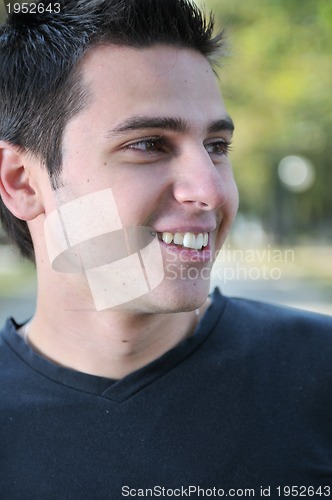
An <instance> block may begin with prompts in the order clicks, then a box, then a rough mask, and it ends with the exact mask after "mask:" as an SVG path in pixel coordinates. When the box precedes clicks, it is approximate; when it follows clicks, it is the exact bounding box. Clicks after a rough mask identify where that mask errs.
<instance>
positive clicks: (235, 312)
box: [226, 298, 332, 338]
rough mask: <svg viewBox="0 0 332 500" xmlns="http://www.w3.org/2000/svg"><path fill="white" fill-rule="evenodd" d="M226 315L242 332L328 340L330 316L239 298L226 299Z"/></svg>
mask: <svg viewBox="0 0 332 500" xmlns="http://www.w3.org/2000/svg"><path fill="white" fill-rule="evenodd" d="M226 310H227V315H232V318H233V321H235V322H236V323H238V324H240V325H241V326H242V328H245V329H246V330H248V329H252V327H253V326H255V328H257V329H258V330H259V331H265V332H266V331H269V332H279V333H280V332H285V333H294V334H295V333H296V332H301V335H305V334H315V333H318V332H319V333H320V334H326V335H327V336H331V338H332V316H327V315H323V314H318V313H314V312H309V311H304V310H301V309H295V308H291V307H286V306H278V305H273V304H269V303H265V302H259V301H254V300H248V299H240V298H227V305H226Z"/></svg>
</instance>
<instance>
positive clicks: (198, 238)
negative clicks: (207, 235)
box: [196, 233, 204, 250]
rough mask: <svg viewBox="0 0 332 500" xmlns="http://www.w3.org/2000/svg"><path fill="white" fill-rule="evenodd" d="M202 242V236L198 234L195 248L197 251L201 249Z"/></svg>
mask: <svg viewBox="0 0 332 500" xmlns="http://www.w3.org/2000/svg"><path fill="white" fill-rule="evenodd" d="M203 241H204V236H203V235H202V233H200V234H198V235H197V236H196V248H197V250H200V249H201V248H202V246H203Z"/></svg>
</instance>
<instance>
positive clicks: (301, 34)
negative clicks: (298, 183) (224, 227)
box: [200, 0, 332, 241]
mask: <svg viewBox="0 0 332 500" xmlns="http://www.w3.org/2000/svg"><path fill="white" fill-rule="evenodd" d="M200 3H201V4H203V5H204V7H205V8H206V9H207V10H209V9H211V8H212V10H213V11H214V12H215V17H216V23H217V26H218V28H220V27H225V28H226V33H227V37H228V40H229V49H228V53H229V54H230V56H231V58H228V57H227V58H225V59H224V61H223V67H222V68H221V69H220V71H219V76H220V79H221V88H222V92H223V96H224V99H225V101H226V106H227V108H228V111H229V112H230V114H231V115H232V117H233V119H234V121H235V124H236V133H235V138H234V150H233V152H232V161H233V165H234V170H235V175H236V179H237V182H238V186H239V190H240V197H241V203H240V210H241V211H242V212H243V213H246V214H251V215H254V216H258V217H259V218H260V219H261V220H262V221H263V223H264V226H265V229H266V230H267V231H269V232H277V233H278V232H279V233H281V232H282V231H284V230H285V229H288V230H289V233H290V234H288V237H289V239H293V240H294V237H295V238H296V237H299V236H301V235H302V236H303V235H310V236H311V237H312V238H314V237H316V238H317V237H319V238H320V240H325V241H327V240H328V239H330V240H331V239H332V224H331V220H332V196H331V188H332V168H331V158H332V141H330V134H331V131H332V98H331V90H332V2H331V1H330V0H306V1H305V2H303V0H250V1H248V2H244V1H243V0H204V1H201V2H200ZM288 155H299V156H303V157H306V158H308V159H309V160H311V162H312V163H313V165H314V167H315V170H316V181H315V183H314V185H313V187H312V188H311V189H309V190H308V191H307V192H303V193H300V194H293V193H290V192H287V190H286V188H283V187H282V186H281V183H280V181H279V179H278V176H277V167H278V164H279V162H280V160H281V159H282V158H283V157H285V156H288ZM285 226H287V227H285ZM322 235H323V236H322Z"/></svg>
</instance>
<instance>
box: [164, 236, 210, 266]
mask: <svg viewBox="0 0 332 500" xmlns="http://www.w3.org/2000/svg"><path fill="white" fill-rule="evenodd" d="M159 243H160V245H161V247H162V248H165V249H166V250H167V252H172V254H175V255H177V256H178V258H179V259H180V260H181V258H182V260H183V262H193V263H195V262H209V261H211V260H212V252H211V249H210V246H209V245H207V246H206V247H204V250H194V249H193V248H185V247H181V246H179V245H168V244H167V243H165V242H164V241H162V240H159Z"/></svg>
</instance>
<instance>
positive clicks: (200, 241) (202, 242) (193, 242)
mask: <svg viewBox="0 0 332 500" xmlns="http://www.w3.org/2000/svg"><path fill="white" fill-rule="evenodd" d="M157 234H158V238H159V240H161V241H163V242H164V243H166V244H167V245H171V244H172V245H176V246H180V247H183V248H190V249H193V250H203V249H204V248H205V247H206V246H207V245H208V243H209V233H197V234H195V233H190V232H187V233H169V232H163V233H157Z"/></svg>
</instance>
